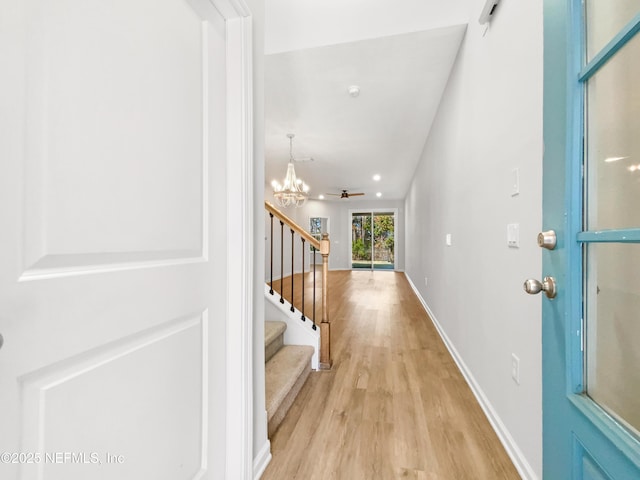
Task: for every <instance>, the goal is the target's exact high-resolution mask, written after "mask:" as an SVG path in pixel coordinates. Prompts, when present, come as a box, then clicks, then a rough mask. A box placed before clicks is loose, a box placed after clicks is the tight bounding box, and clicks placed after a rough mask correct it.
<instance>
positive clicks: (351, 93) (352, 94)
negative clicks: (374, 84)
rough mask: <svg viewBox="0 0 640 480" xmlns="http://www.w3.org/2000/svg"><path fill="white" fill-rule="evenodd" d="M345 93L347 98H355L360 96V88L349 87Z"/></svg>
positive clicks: (355, 86) (356, 86)
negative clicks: (347, 94) (347, 93)
mask: <svg viewBox="0 0 640 480" xmlns="http://www.w3.org/2000/svg"><path fill="white" fill-rule="evenodd" d="M347 91H348V92H349V96H350V97H352V98H356V97H357V96H358V95H360V87H359V86H358V85H351V86H350V87H349V89H348V90H347Z"/></svg>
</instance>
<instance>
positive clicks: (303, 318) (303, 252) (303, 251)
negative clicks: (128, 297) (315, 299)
mask: <svg viewBox="0 0 640 480" xmlns="http://www.w3.org/2000/svg"><path fill="white" fill-rule="evenodd" d="M300 240H302V317H300V318H301V319H302V321H303V322H304V321H305V320H306V318H305V317H304V255H305V250H304V241H305V240H304V238H303V237H300Z"/></svg>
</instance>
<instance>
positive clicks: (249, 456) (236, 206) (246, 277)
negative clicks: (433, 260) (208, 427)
mask: <svg viewBox="0 0 640 480" xmlns="http://www.w3.org/2000/svg"><path fill="white" fill-rule="evenodd" d="M212 3H213V4H214V5H215V7H216V8H217V9H218V11H219V12H220V13H221V14H222V15H223V16H224V17H225V20H226V32H227V33H226V35H227V50H226V54H227V165H226V168H227V177H226V180H227V182H226V189H227V218H226V231H227V252H226V254H227V260H226V262H227V267H226V271H227V292H226V298H227V305H226V319H227V324H226V330H227V334H226V338H227V342H226V348H227V351H226V361H227V372H226V375H227V379H226V402H227V404H226V452H225V455H226V466H225V478H227V479H239V480H249V479H252V478H253V371H252V361H253V338H252V337H253V333H252V330H253V329H252V325H253V307H252V302H253V101H252V100H253V95H252V93H253V82H252V74H253V70H252V62H253V56H252V35H251V32H252V19H251V14H250V11H249V8H248V7H247V5H246V4H245V2H244V0H212Z"/></svg>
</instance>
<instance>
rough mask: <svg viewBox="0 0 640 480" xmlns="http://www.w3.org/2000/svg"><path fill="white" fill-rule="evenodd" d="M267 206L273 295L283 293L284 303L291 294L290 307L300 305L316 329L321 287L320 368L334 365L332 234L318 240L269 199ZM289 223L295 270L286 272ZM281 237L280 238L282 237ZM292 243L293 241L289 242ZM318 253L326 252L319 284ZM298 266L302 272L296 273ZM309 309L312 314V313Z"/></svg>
mask: <svg viewBox="0 0 640 480" xmlns="http://www.w3.org/2000/svg"><path fill="white" fill-rule="evenodd" d="M265 208H266V210H267V212H268V213H269V220H270V228H269V234H270V235H269V249H268V255H269V270H270V271H269V294H270V295H276V294H279V295H280V299H279V301H280V303H282V304H285V297H288V298H287V300H288V302H289V303H290V307H289V310H290V311H291V312H295V311H296V308H297V309H298V310H299V311H300V313H301V315H300V320H301V321H303V322H304V321H306V320H307V319H308V318H310V319H311V323H312V328H313V329H314V330H317V322H316V320H317V318H316V311H317V309H316V290H317V288H320V289H321V291H322V297H321V298H322V309H321V312H322V320H321V322H319V323H320V327H321V328H320V338H321V348H320V362H319V364H320V368H325V369H326V368H331V363H332V362H331V354H330V347H329V343H330V341H329V319H328V311H327V310H328V309H327V288H328V285H327V279H328V257H329V236H328V235H327V234H324V235H323V238H322V240H318V239H317V238H314V237H313V236H311V234H310V233H309V232H307V231H306V230H304V229H303V228H302V227H300V226H299V225H297V224H296V223H295V222H294V221H293V220H291V219H290V218H289V217H287V216H286V215H285V214H283V213H282V212H280V211H279V210H278V209H276V208H275V207H274V206H273V205H271V204H270V203H269V202H265ZM276 218H277V219H278V220H279V222H280V235H279V236H276V235H275V234H274V221H275V219H276ZM285 225H286V226H287V227H288V228H289V231H290V233H291V238H290V244H289V245H286V248H290V249H291V271H290V272H285V271H284V257H285V235H284V227H285ZM296 236H298V237H299V238H300V243H299V245H300V260H301V261H300V264H299V265H298V266H296V264H295V255H296V251H297V249H296V243H297V241H296ZM278 237H279V238H278ZM287 240H289V239H287ZM278 241H279V242H280V249H279V250H280V259H279V260H280V261H279V262H278V259H277V258H275V256H276V255H277V254H276V253H275V248H274V246H275V245H276V243H277V242H278ZM287 243H289V241H287ZM307 245H309V250H308V251H309V252H311V253H312V254H313V261H311V262H310V265H309V272H307V265H306V262H305V256H306V253H307ZM316 252H320V254H321V255H322V281H321V283H320V284H319V286H318V282H317V275H316V261H315V258H316ZM278 263H279V266H280V271H279V272H278V271H276V270H275V268H276V267H275V265H277V264H278ZM296 267H298V269H299V271H298V272H296ZM288 274H290V276H291V282H290V284H289V282H287V284H289V285H290V287H289V288H288V291H285V283H284V280H285V276H286V275H288ZM308 275H310V276H311V281H312V285H311V287H310V289H311V293H312V296H311V305H310V306H309V307H310V308H307V305H306V302H305V299H308V297H306V296H305V293H306V290H307V286H306V277H307V276H308ZM274 276H275V277H276V278H277V277H278V276H279V280H280V282H279V285H280V288H279V289H278V288H274V286H276V283H275V281H274ZM296 278H299V279H300V280H299V281H298V285H296ZM297 288H300V294H299V297H301V301H299V302H298V301H297V300H296V297H295V292H297ZM278 290H279V291H278ZM309 312H311V314H310V315H309Z"/></svg>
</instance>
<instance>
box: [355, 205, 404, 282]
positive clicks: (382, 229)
mask: <svg viewBox="0 0 640 480" xmlns="http://www.w3.org/2000/svg"><path fill="white" fill-rule="evenodd" d="M394 227H395V213H394V212H389V211H381V212H371V211H369V212H367V211H364V212H362V211H359V212H352V213H351V267H352V268H354V269H367V270H393V269H394V266H395V256H394V251H395V250H394V242H395V231H394V230H395V228H394Z"/></svg>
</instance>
